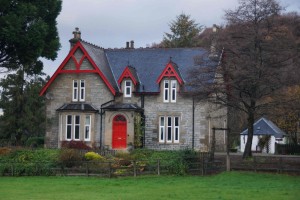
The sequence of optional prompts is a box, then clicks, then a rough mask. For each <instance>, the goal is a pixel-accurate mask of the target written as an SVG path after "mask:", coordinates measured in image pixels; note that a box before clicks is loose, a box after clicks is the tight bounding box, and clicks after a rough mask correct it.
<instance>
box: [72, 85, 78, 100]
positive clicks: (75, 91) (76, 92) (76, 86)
mask: <svg viewBox="0 0 300 200" xmlns="http://www.w3.org/2000/svg"><path fill="white" fill-rule="evenodd" d="M72 100H73V101H78V81H77V80H73V98H72Z"/></svg>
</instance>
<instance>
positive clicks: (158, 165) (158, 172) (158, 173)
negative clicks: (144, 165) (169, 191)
mask: <svg viewBox="0 0 300 200" xmlns="http://www.w3.org/2000/svg"><path fill="white" fill-rule="evenodd" d="M157 175H160V160H159V159H158V160H157Z"/></svg>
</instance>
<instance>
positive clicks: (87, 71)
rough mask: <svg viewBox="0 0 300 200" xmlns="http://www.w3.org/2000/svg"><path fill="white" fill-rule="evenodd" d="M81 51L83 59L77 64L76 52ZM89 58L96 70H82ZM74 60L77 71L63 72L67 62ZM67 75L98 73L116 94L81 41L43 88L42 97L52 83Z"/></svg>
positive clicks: (114, 92)
mask: <svg viewBox="0 0 300 200" xmlns="http://www.w3.org/2000/svg"><path fill="white" fill-rule="evenodd" d="M78 48H79V49H81V51H82V52H83V56H82V57H81V59H80V61H79V62H77V60H76V58H75V56H74V53H75V52H76V50H77V49H78ZM85 58H87V59H88V60H89V62H91V64H92V66H93V67H94V70H80V66H81V64H82V62H83V60H84V59H85ZM70 59H72V60H73V61H74V63H75V67H76V69H75V70H63V68H64V67H65V65H66V64H67V62H68V61H69V60H70ZM65 73H69V74H72V73H76V74H78V73H97V74H98V75H99V76H100V77H101V78H102V80H103V81H104V83H105V84H106V86H107V87H108V88H109V90H110V91H111V93H112V94H113V95H115V94H116V90H115V89H114V88H113V86H112V85H111V84H110V83H109V81H108V80H107V78H106V77H105V76H104V74H103V73H102V72H101V71H100V69H99V68H98V67H97V65H96V64H95V62H94V61H93V59H92V58H91V57H90V55H89V54H88V53H87V51H86V50H85V49H84V47H83V46H82V44H81V43H80V41H78V42H77V43H76V45H75V46H74V47H73V48H72V49H71V51H70V52H69V54H68V55H67V57H66V58H65V59H64V61H63V62H62V63H61V64H60V66H59V67H58V68H57V70H56V71H55V73H54V74H53V75H52V77H51V78H50V80H49V81H48V82H47V83H46V84H45V86H44V87H43V88H42V90H41V91H40V94H39V95H40V96H42V95H44V94H45V92H46V90H47V89H48V87H49V86H50V85H51V83H52V82H53V81H54V80H55V79H56V77H57V76H58V75H59V74H65Z"/></svg>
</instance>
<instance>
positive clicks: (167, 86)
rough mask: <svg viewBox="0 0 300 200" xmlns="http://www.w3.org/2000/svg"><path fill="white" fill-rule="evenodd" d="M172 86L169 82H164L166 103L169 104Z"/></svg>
mask: <svg viewBox="0 0 300 200" xmlns="http://www.w3.org/2000/svg"><path fill="white" fill-rule="evenodd" d="M169 91H170V84H169V80H165V81H164V102H169V93H170V92H169Z"/></svg>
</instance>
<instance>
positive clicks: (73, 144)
mask: <svg viewBox="0 0 300 200" xmlns="http://www.w3.org/2000/svg"><path fill="white" fill-rule="evenodd" d="M61 147H62V148H67V149H82V150H91V149H92V148H91V147H89V146H88V145H86V144H85V143H84V142H83V141H74V140H71V141H63V142H62V143H61Z"/></svg>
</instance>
